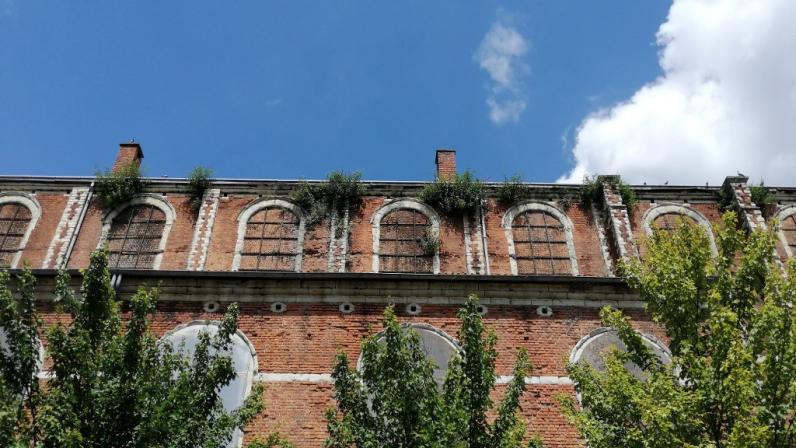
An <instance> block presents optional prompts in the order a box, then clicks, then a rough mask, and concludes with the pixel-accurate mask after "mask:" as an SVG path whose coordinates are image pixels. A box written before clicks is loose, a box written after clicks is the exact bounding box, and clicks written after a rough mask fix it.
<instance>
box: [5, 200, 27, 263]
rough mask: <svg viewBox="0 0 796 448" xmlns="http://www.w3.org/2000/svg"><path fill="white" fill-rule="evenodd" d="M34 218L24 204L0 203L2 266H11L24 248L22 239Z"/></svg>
mask: <svg viewBox="0 0 796 448" xmlns="http://www.w3.org/2000/svg"><path fill="white" fill-rule="evenodd" d="M32 218H33V216H32V214H31V212H30V210H29V209H28V208H27V207H25V206H24V205H22V204H19V203H16V202H7V203H4V204H0V268H9V267H11V263H12V262H13V261H14V257H15V256H16V255H17V253H18V252H19V251H20V250H22V247H21V245H22V239H23V238H24V237H25V232H26V231H27V230H28V226H29V225H30V221H31V219H32Z"/></svg>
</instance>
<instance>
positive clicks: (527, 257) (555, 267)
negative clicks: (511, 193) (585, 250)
mask: <svg viewBox="0 0 796 448" xmlns="http://www.w3.org/2000/svg"><path fill="white" fill-rule="evenodd" d="M503 230H504V232H505V233H506V240H507V241H508V246H509V263H510V264H511V273H512V274H514V275H538V274H542V275H578V261H577V258H576V256H575V244H574V242H573V239H572V223H571V222H570V220H569V218H568V217H567V215H565V214H564V213H562V212H561V211H560V210H559V209H557V208H555V207H553V206H551V205H548V204H544V203H541V202H530V203H526V204H520V205H516V206H514V207H512V208H510V209H509V210H508V211H506V214H505V216H503Z"/></svg>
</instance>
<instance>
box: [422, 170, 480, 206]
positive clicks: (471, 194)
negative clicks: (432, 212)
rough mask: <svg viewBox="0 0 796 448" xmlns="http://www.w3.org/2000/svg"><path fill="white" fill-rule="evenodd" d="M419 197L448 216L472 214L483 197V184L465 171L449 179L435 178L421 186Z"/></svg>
mask: <svg viewBox="0 0 796 448" xmlns="http://www.w3.org/2000/svg"><path fill="white" fill-rule="evenodd" d="M420 199H421V200H422V201H423V202H426V203H427V204H430V205H431V206H432V207H434V208H436V209H437V210H439V211H441V212H442V213H445V214H446V215H448V216H463V215H472V214H473V213H475V211H476V210H478V207H480V206H481V202H482V201H483V199H484V184H483V183H482V182H481V181H480V180H478V179H476V178H475V175H473V173H471V172H470V171H465V172H464V173H463V174H456V175H455V176H453V177H452V178H451V179H439V178H437V179H436V180H435V181H434V182H433V183H430V184H428V185H426V186H425V187H424V188H423V191H421V192H420Z"/></svg>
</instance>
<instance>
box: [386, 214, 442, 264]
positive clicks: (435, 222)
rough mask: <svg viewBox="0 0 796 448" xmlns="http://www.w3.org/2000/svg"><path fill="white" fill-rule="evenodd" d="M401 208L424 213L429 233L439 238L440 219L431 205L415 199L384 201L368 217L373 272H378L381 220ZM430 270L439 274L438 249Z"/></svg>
mask: <svg viewBox="0 0 796 448" xmlns="http://www.w3.org/2000/svg"><path fill="white" fill-rule="evenodd" d="M401 209H407V210H414V211H417V212H420V213H422V214H423V215H425V216H426V218H428V220H429V222H430V226H431V234H432V235H433V236H435V237H436V238H439V229H440V222H441V220H440V217H439V215H438V214H437V212H436V211H435V210H434V209H433V208H431V206H429V205H428V204H425V203H423V202H421V201H419V200H417V199H400V200H394V201H389V202H386V203H385V204H384V205H382V206H381V207H380V208H379V209H378V210H376V212H375V213H374V214H373V217H371V219H370V224H371V229H372V231H373V259H372V262H371V269H372V271H373V272H379V267H380V260H379V255H380V242H381V221H382V220H383V219H384V217H385V216H387V215H388V214H389V213H391V212H394V211H396V210H401ZM432 272H433V273H434V274H439V272H440V263H439V250H437V253H435V254H434V257H433V259H432Z"/></svg>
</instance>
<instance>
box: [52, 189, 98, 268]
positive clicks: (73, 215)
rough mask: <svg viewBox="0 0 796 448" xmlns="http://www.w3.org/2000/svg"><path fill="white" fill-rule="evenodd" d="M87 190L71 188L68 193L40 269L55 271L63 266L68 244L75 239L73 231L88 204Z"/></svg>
mask: <svg viewBox="0 0 796 448" xmlns="http://www.w3.org/2000/svg"><path fill="white" fill-rule="evenodd" d="M88 197H89V189H88V188H81V187H78V188H73V189H72V191H71V192H70V193H69V199H68V200H67V202H66V208H64V212H63V213H62V214H61V220H60V221H59V222H58V227H56V229H55V235H54V236H53V239H52V242H51V243H50V246H49V247H48V248H47V255H46V257H45V258H44V262H43V263H42V265H41V267H42V268H44V269H55V268H60V267H63V266H64V263H65V261H66V254H67V251H68V250H69V243H70V242H71V241H72V240H73V239H74V237H75V230H76V229H77V225H78V223H79V222H80V221H79V220H80V217H81V216H82V214H83V212H84V211H85V208H86V205H87V204H88V201H87V199H88Z"/></svg>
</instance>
